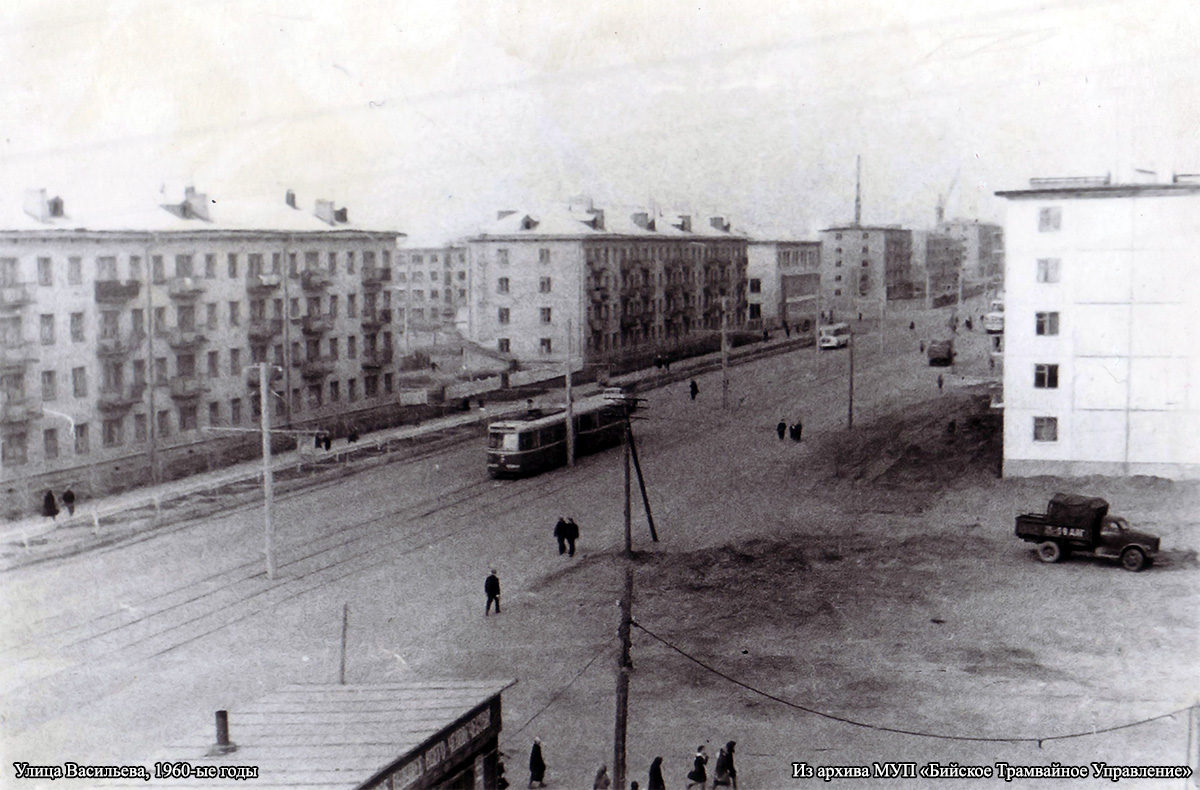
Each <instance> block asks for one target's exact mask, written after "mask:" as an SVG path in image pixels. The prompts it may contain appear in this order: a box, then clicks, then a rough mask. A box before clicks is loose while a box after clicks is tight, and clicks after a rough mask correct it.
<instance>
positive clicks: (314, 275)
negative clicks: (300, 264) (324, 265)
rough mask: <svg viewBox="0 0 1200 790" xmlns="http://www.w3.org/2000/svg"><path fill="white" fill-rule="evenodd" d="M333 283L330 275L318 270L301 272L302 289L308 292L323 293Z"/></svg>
mask: <svg viewBox="0 0 1200 790" xmlns="http://www.w3.org/2000/svg"><path fill="white" fill-rule="evenodd" d="M331 282H333V281H332V280H331V279H330V277H329V275H328V274H326V273H325V272H323V271H319V270H317V269H307V270H305V271H302V272H300V287H301V288H303V289H304V290H306V291H323V290H325V289H326V288H328V287H329V284H330V283H331Z"/></svg>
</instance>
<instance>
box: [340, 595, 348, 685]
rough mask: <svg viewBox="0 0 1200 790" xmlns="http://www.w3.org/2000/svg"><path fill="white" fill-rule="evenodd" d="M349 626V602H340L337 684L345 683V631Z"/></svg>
mask: <svg viewBox="0 0 1200 790" xmlns="http://www.w3.org/2000/svg"><path fill="white" fill-rule="evenodd" d="M349 627H350V604H348V603H344V604H342V660H341V664H340V666H339V667H338V684H339V685H342V686H344V685H346V631H347V630H348V629H349Z"/></svg>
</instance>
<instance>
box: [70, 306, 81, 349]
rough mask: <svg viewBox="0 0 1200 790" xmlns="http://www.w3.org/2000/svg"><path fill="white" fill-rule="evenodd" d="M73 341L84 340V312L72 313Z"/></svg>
mask: <svg viewBox="0 0 1200 790" xmlns="http://www.w3.org/2000/svg"><path fill="white" fill-rule="evenodd" d="M71 342H72V343H82V342H83V313H71Z"/></svg>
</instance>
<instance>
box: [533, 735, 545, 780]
mask: <svg viewBox="0 0 1200 790" xmlns="http://www.w3.org/2000/svg"><path fill="white" fill-rule="evenodd" d="M545 778H546V761H545V760H544V759H543V758H542V741H541V739H540V738H534V739H533V748H532V749H531V750H530V751H529V786H530V787H533V783H534V782H537V786H538V787H543V784H542V781H543V780H544V779H545Z"/></svg>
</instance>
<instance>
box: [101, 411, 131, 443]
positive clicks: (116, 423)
mask: <svg viewBox="0 0 1200 790" xmlns="http://www.w3.org/2000/svg"><path fill="white" fill-rule="evenodd" d="M124 423H125V421H124V420H123V419H121V418H120V417H118V418H116V419H113V420H105V421H104V422H103V423H101V426H100V431H101V434H102V436H101V441H103V442H104V446H105V447H120V446H121V445H122V444H124V442H125V439H124V436H123V435H122V434H124V430H123V427H124Z"/></svg>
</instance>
